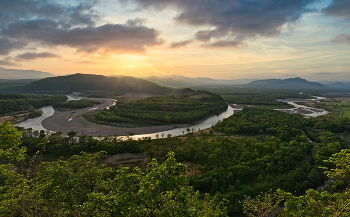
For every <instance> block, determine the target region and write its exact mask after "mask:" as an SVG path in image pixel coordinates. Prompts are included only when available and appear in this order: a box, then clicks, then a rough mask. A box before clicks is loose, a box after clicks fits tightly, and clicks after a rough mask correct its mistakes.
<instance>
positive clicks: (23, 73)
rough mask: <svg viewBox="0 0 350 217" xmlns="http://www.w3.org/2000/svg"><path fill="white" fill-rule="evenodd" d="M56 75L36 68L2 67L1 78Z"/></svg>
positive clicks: (37, 77) (0, 68)
mask: <svg viewBox="0 0 350 217" xmlns="http://www.w3.org/2000/svg"><path fill="white" fill-rule="evenodd" d="M54 76H56V75H54V74H51V73H48V72H41V71H35V70H20V69H7V68H3V67H0V79H12V80H13V79H41V78H47V77H54Z"/></svg>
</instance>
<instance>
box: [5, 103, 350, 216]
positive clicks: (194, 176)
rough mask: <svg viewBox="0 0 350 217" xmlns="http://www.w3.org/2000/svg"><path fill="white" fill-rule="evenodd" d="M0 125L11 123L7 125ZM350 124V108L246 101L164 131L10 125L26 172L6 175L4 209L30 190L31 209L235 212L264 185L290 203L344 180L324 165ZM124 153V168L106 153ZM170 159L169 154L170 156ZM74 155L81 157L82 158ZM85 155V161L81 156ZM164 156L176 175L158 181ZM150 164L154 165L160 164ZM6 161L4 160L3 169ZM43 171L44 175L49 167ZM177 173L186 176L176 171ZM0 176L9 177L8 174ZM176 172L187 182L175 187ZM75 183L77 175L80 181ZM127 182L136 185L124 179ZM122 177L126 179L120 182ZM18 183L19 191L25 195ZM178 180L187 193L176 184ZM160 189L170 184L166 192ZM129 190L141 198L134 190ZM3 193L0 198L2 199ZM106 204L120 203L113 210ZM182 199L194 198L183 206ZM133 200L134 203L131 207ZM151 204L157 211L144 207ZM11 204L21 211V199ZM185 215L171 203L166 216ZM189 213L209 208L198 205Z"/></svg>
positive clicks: (342, 145)
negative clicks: (321, 111) (213, 119)
mask: <svg viewBox="0 0 350 217" xmlns="http://www.w3.org/2000/svg"><path fill="white" fill-rule="evenodd" d="M3 126H5V125H3ZM6 127H7V128H10V129H11V127H10V126H8V125H6ZM349 130H350V120H349V119H348V118H342V119H338V120H333V119H332V118H330V117H327V116H325V117H318V118H310V119H305V118H303V117H302V116H300V115H296V114H295V115H290V114H285V113H282V112H279V111H274V110H269V109H260V108H245V109H243V111H242V112H240V113H237V114H234V115H233V116H231V117H230V118H227V119H225V120H224V121H222V122H219V123H218V124H217V125H215V126H214V127H213V128H212V129H210V130H206V131H199V132H192V133H188V134H186V135H183V136H180V137H172V135H165V138H163V136H161V137H158V139H155V140H151V139H150V138H143V139H137V140H135V139H133V138H132V136H130V137H127V138H124V139H122V138H115V137H100V138H93V137H90V136H78V137H77V136H76V132H74V131H72V132H70V133H68V135H67V136H65V135H62V133H60V132H57V133H46V132H44V131H40V132H38V131H33V130H31V129H23V128H17V130H13V131H14V132H15V133H16V135H18V139H17V144H18V150H13V151H15V152H16V153H17V152H19V153H20V152H21V151H22V150H25V153H26V155H24V156H23V157H22V160H21V161H19V162H14V166H17V168H18V170H16V171H15V172H18V173H16V174H13V176H14V177H18V179H20V177H22V178H23V177H26V181H23V180H22V181H18V180H17V181H15V180H16V179H14V180H12V181H15V183H13V182H11V184H9V185H10V186H7V187H6V188H2V189H3V190H4V189H7V191H4V192H7V193H6V194H4V195H7V196H6V197H7V198H9V197H13V198H16V200H13V203H12V204H8V206H7V208H4V210H10V207H11V209H12V208H13V207H16V206H17V205H18V204H19V203H31V202H32V200H33V199H34V198H35V197H36V198H37V201H38V202H39V201H40V203H41V204H38V207H40V209H41V210H39V208H38V212H39V211H40V212H46V211H48V210H51V211H50V212H56V213H62V212H66V215H67V216H74V215H75V214H74V213H79V215H82V216H87V215H89V214H91V213H94V214H91V215H94V216H95V214H96V213H101V215H100V216H113V215H114V214H113V213H120V212H125V210H124V211H123V210H122V209H127V210H129V211H130V212H132V213H127V214H125V216H142V215H145V216H164V215H165V214H164V213H167V212H170V211H169V210H167V211H166V210H164V209H168V208H169V209H170V208H171V207H172V206H173V205H174V206H177V208H176V210H177V211H180V210H181V209H183V210H187V211H188V210H191V209H193V210H197V209H198V210H197V211H199V210H201V208H198V207H196V206H197V205H199V204H210V206H209V205H208V209H207V210H206V211H205V212H208V213H213V214H212V215H209V214H208V215H207V216H226V215H228V216H240V215H244V213H245V214H246V215H248V216H249V213H251V212H252V211H251V210H250V209H251V208H250V207H253V205H252V204H258V203H257V202H254V201H255V200H256V199H255V197H256V196H258V195H260V194H261V192H267V193H266V195H264V194H263V195H260V197H264V198H265V197H267V198H269V197H276V198H277V199H278V198H281V197H282V196H283V198H284V199H283V200H280V203H282V202H288V200H291V201H294V203H297V201H299V200H301V199H300V198H299V196H298V195H304V194H305V191H307V190H308V189H316V188H317V187H318V186H321V185H323V184H324V182H325V181H326V183H328V184H327V187H326V190H327V192H328V194H329V195H331V196H332V197H333V195H334V197H338V196H336V194H333V192H337V191H341V190H342V189H344V188H345V187H346V186H347V182H346V181H344V180H336V181H335V182H333V183H331V182H327V180H328V178H327V175H328V173H327V174H325V173H324V171H325V169H324V168H330V169H333V168H335V166H334V163H332V162H331V161H330V160H329V159H330V158H331V157H332V155H334V154H336V153H340V152H341V150H342V149H347V148H349V147H348V144H350V143H349V138H350V135H349ZM96 153H99V154H96ZM172 153H175V155H173V154H172ZM125 154H129V155H130V154H131V156H143V158H142V159H141V160H140V161H132V162H133V163H131V164H130V163H129V165H128V167H129V168H130V169H126V168H124V167H123V166H124V164H123V163H122V162H119V161H117V162H114V163H113V162H111V161H110V159H113V157H118V156H119V157H121V156H124V155H125ZM174 156H175V157H176V161H175V157H174ZM131 158H132V157H131ZM152 159H156V160H152ZM169 160H170V161H171V162H172V163H169ZM79 161H83V162H84V165H82V164H81V163H79ZM40 162H43V163H40ZM86 162H89V163H87V164H85V163H86ZM175 162H180V163H175ZM147 163H148V166H147ZM169 164H170V167H171V168H172V169H171V170H172V171H177V173H175V172H174V174H173V175H174V177H173V176H171V177H167V179H168V178H169V181H165V179H164V177H165V176H164V175H162V174H159V173H161V171H162V169H160V168H159V167H161V168H163V169H165V170H167V169H166V166H165V165H169ZM4 165H6V164H4ZM171 165H172V166H171ZM175 165H177V166H175ZM180 165H181V166H180ZM184 165H186V166H184ZM121 166H122V167H121ZM21 168H22V169H21ZM150 168H153V169H155V168H157V169H156V171H157V172H156V171H153V170H152V169H150ZM168 169H169V168H168ZM184 169H185V170H184ZM23 170H24V171H27V172H28V171H31V172H30V175H29V176H28V177H27V176H25V175H23ZM5 171H6V170H5V169H4V170H3V172H5ZM21 171H22V172H21ZM181 171H182V172H181ZM12 172H13V173H15V172H14V171H12ZM163 172H164V171H163ZM186 173H187V176H186V175H185V174H186ZM44 174H45V175H44ZM47 174H51V175H50V176H49V177H47V176H48V175H47ZM62 174H65V175H64V176H63V175H62ZM86 174H88V175H86ZM151 174H152V175H151ZM167 174H168V173H167ZM168 175H169V174H168ZM64 177H65V178H64ZM84 177H89V179H86V178H84ZM157 177H158V178H157ZM160 177H163V178H160ZM180 177H181V178H180ZM63 178H64V179H63ZM145 179H146V180H145ZM158 179H160V180H162V181H164V182H166V183H168V184H171V183H173V184H174V185H171V186H168V184H166V183H161V182H159V181H157V180H158ZM180 179H183V181H179V180H180ZM3 180H6V178H5V176H3ZM75 180H79V181H75ZM170 180H171V181H170ZM8 181H9V180H8ZM124 181H127V183H124ZM149 182H152V184H150V183H149ZM153 182H155V183H157V184H154V183H153ZM179 182H180V183H181V184H184V185H185V186H186V187H185V188H182V187H181V188H177V187H176V186H178V185H179V184H180V183H179ZM3 183H9V182H4V181H3ZM21 183H25V185H26V186H22V184H21ZM74 183H81V184H79V185H78V186H77V184H74ZM145 183H147V184H145ZM158 184H159V185H160V186H161V187H160V186H158ZM2 185H3V186H5V185H4V184H2ZM130 185H132V186H134V187H132V189H130ZM146 185H147V187H149V188H153V187H154V188H156V189H157V190H159V191H161V192H163V191H164V192H163V193H164V194H160V193H159V192H158V191H157V192H158V193H157V197H156V196H155V195H154V194H152V196H149V194H151V192H152V191H154V189H153V190H152V189H147V190H142V192H144V191H146V192H145V194H143V193H140V189H141V188H144V187H146ZM35 186H36V187H35ZM125 186H129V187H128V188H127V189H126V188H125ZM157 186H158V187H157ZM13 188H14V189H13ZM23 188H24V189H25V193H24V194H25V195H23V196H22V194H23ZM35 188H37V190H36V191H35ZM73 189H80V190H79V191H76V190H74V191H73ZM169 189H171V190H169ZM185 189H187V190H186V192H187V193H184V192H182V193H179V192H181V191H183V190H185ZM50 192H55V193H50ZM68 192H69V194H68ZM108 192H109V193H108ZM116 192H119V193H118V194H117V193H116ZM167 192H168V193H169V192H173V193H171V195H167V194H168V193H167ZM288 192H289V193H292V194H289V193H288ZM308 192H313V193H310V194H311V195H309V197H311V198H312V197H313V196H315V194H317V192H316V191H313V190H309V191H308ZM169 194H170V193H169ZM179 194H180V195H183V194H185V195H188V197H186V198H182V199H181V197H180V196H176V195H179ZM49 195H50V196H49ZM62 195H66V196H64V197H63V196H62ZM123 195H124V196H123ZM135 195H139V196H140V197H139V196H135ZM141 195H143V196H145V197H143V196H141ZM48 196H49V197H48ZM158 196H159V197H158ZM316 196H317V195H316ZM331 196H329V197H331ZM6 197H4V198H6ZM133 197H134V198H136V197H137V198H139V199H137V200H136V199H131V198H133ZM147 197H148V200H150V201H149V202H152V203H153V202H154V203H158V205H157V206H154V204H153V205H150V204H148V205H147V206H146V205H145V203H144V202H142V200H147V199H145V198H147ZM258 197H259V196H258ZM305 197H308V196H307V195H306V196H305ZM38 198H40V199H38ZM150 198H153V199H150ZM160 198H162V199H160ZM286 198H287V199H286ZM177 199H179V200H180V201H192V202H193V203H190V202H186V204H187V205H186V206H185V204H182V203H181V202H180V201H177ZM277 199H276V200H277ZM23 200H25V201H23ZM157 200H159V201H160V200H161V201H168V202H167V203H168V204H173V205H171V206H169V207H168V206H165V205H164V204H163V203H160V202H159V201H158V202H157ZM170 201H171V202H170ZM252 201H253V202H252ZM261 201H262V199H261ZM270 202H271V201H270ZM1 203H2V204H4V203H5V199H3V200H2V202H1ZM134 203H135V204H134ZM266 203H267V202H266ZM288 203H291V202H290V201H289V202H288ZM32 204H33V203H32ZM112 204H123V205H121V206H120V209H118V210H115V206H113V205H112ZM196 204H197V205H196ZM247 204H248V205H249V204H250V205H249V206H248V205H247ZM188 205H189V206H190V207H191V208H189V207H187V206H188ZM265 205H266V204H260V206H265ZM278 205H279V204H278ZM299 205H300V204H299ZM2 206H4V205H2ZM26 206H28V207H27V208H28V210H27V212H33V211H35V206H29V205H26ZM130 206H132V207H134V208H135V209H130V208H128V207H130ZM256 206H258V205H256ZM266 206H267V207H268V208H266V209H269V210H270V211H271V210H272V209H273V207H275V208H276V206H277V205H276V204H273V205H271V204H267V205H266ZM19 207H21V206H19ZM155 207H156V208H157V210H156V211H150V210H153V208H155ZM180 207H182V208H180ZM138 209H140V210H143V211H142V212H141V211H140V210H138ZM174 209H175V208H174ZM17 211H18V212H22V211H21V210H20V209H17ZM177 211H176V212H177ZM144 212H146V213H147V214H145V213H144ZM151 212H154V213H153V214H151ZM155 212H156V213H155ZM3 213H6V212H5V211H3ZM135 213H139V214H135ZM348 213H349V212H348ZM163 214H164V215H163ZM96 215H97V214H96ZM191 215H192V214H188V213H186V214H178V213H177V214H174V215H173V216H191ZM97 216H98V215H97ZM193 216H206V214H203V213H200V214H199V213H196V214H193ZM250 216H254V215H250ZM287 216H288V215H287ZM306 216H312V215H306Z"/></svg>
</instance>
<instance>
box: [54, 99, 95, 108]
mask: <svg viewBox="0 0 350 217" xmlns="http://www.w3.org/2000/svg"><path fill="white" fill-rule="evenodd" d="M98 104H101V102H99V101H96V100H91V99H81V100H72V101H67V102H59V103H55V104H54V106H53V107H54V108H55V109H57V110H70V109H82V108H87V107H91V106H94V105H98Z"/></svg>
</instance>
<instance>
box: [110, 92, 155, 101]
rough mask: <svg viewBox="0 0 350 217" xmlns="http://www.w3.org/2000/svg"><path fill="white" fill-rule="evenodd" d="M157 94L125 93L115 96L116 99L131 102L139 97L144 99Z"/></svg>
mask: <svg viewBox="0 0 350 217" xmlns="http://www.w3.org/2000/svg"><path fill="white" fill-rule="evenodd" d="M155 96H159V95H154V94H147V93H126V94H124V95H121V96H118V97H116V99H117V100H122V101H124V102H133V101H137V100H140V99H146V98H150V97H155Z"/></svg>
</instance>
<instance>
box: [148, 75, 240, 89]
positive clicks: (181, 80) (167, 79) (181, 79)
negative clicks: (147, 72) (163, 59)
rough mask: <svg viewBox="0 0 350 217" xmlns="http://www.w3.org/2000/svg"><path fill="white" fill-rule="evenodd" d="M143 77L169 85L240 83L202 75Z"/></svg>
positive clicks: (223, 84) (194, 85)
mask: <svg viewBox="0 0 350 217" xmlns="http://www.w3.org/2000/svg"><path fill="white" fill-rule="evenodd" d="M143 79H145V80H147V81H151V82H154V83H157V84H159V85H162V86H169V87H196V86H230V85H241V84H242V83H241V82H238V81H236V80H217V79H212V78H203V77H197V78H189V77H185V76H182V75H169V76H162V77H157V76H150V77H146V78H143Z"/></svg>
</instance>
